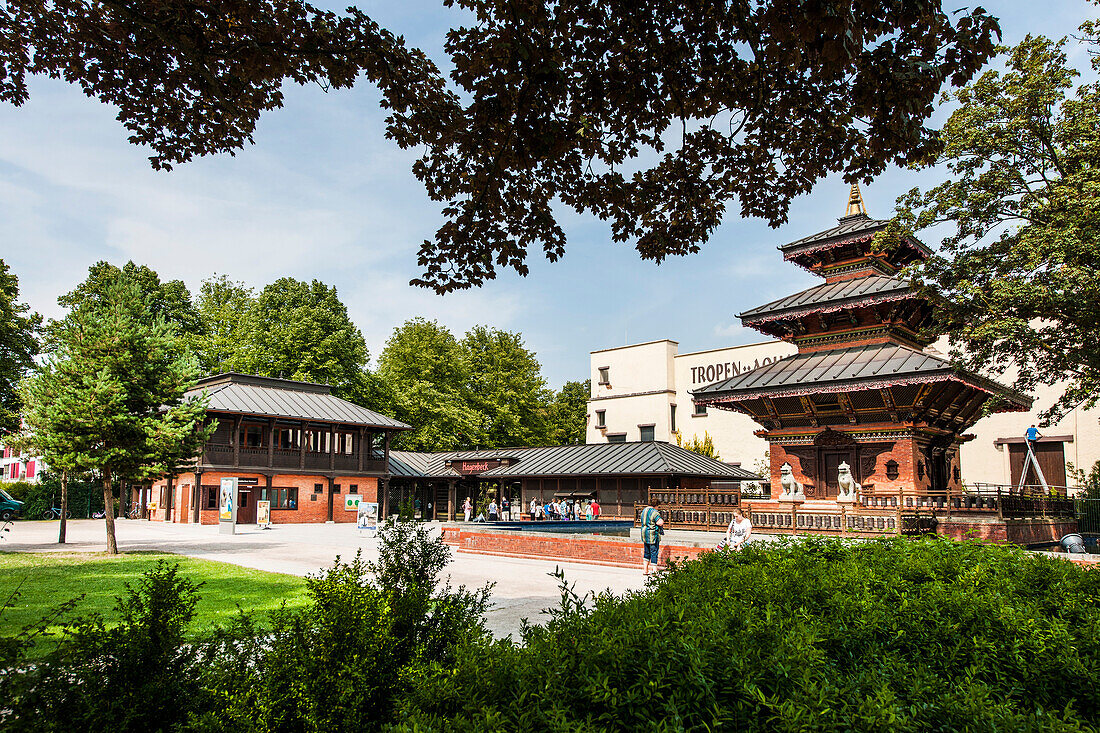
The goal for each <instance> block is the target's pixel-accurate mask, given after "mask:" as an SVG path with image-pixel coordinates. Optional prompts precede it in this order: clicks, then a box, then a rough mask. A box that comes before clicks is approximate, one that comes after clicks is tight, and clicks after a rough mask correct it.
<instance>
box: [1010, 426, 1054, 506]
mask: <svg viewBox="0 0 1100 733" xmlns="http://www.w3.org/2000/svg"><path fill="white" fill-rule="evenodd" d="M1024 445H1025V446H1027V456H1026V457H1025V458H1024V465H1023V468H1021V469H1020V483H1019V485H1018V486H1017V487H1016V491H1017V492H1019V493H1023V490H1024V482H1025V481H1027V467H1028V465H1031V466H1032V468H1034V469H1035V475H1036V476H1038V477H1039V483H1041V484H1042V485H1043V490H1044V491H1050V487H1049V486H1047V479H1046V476H1044V475H1043V469H1041V468H1039V459H1038V458H1036V457H1035V451H1034V450H1032V449H1031V441H1030V440H1028V439H1026V438H1025V439H1024Z"/></svg>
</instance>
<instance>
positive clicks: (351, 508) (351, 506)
mask: <svg viewBox="0 0 1100 733" xmlns="http://www.w3.org/2000/svg"><path fill="white" fill-rule="evenodd" d="M360 500H361V497H360V496H359V494H347V495H346V496H344V511H345V512H358V511H359V502H360Z"/></svg>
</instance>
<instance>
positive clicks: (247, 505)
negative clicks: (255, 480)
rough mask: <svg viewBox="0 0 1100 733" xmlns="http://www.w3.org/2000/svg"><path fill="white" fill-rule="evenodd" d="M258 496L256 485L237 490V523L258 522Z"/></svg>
mask: <svg viewBox="0 0 1100 733" xmlns="http://www.w3.org/2000/svg"><path fill="white" fill-rule="evenodd" d="M256 496H257V489H256V488H255V487H251V486H250V487H248V488H247V489H238V490H237V524H255V523H256Z"/></svg>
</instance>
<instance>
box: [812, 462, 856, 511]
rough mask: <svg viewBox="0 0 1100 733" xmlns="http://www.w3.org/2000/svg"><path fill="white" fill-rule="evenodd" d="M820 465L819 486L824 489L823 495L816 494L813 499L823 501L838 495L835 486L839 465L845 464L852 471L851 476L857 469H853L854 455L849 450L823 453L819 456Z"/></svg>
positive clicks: (836, 485) (837, 489)
mask: <svg viewBox="0 0 1100 733" xmlns="http://www.w3.org/2000/svg"><path fill="white" fill-rule="evenodd" d="M821 463H822V468H823V469H824V473H823V474H822V476H821V484H822V485H823V486H824V487H825V488H824V491H825V493H824V494H823V495H821V494H818V495H816V496H815V497H814V498H818V499H825V498H830V497H835V496H836V495H837V494H839V493H840V486H839V485H838V484H837V476H838V474H839V473H840V464H841V463H847V464H848V467H849V468H850V469H851V470H852V476H855V475H856V470H857V469H856V468H855V455H854V453H853V452H852V451H850V450H843V451H838V450H828V451H823V452H822V455H821ZM857 480H858V479H857ZM815 493H817V492H815Z"/></svg>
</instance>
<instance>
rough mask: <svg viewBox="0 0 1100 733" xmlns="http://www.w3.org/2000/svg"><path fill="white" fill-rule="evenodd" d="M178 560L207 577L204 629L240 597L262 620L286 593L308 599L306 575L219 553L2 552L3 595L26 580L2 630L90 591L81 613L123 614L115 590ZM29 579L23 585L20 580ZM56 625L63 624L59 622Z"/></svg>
mask: <svg viewBox="0 0 1100 733" xmlns="http://www.w3.org/2000/svg"><path fill="white" fill-rule="evenodd" d="M160 559H166V560H169V561H170V562H178V563H179V567H180V571H181V573H182V574H183V575H184V576H186V577H188V578H190V579H191V580H193V581H195V582H202V583H203V584H204V585H203V586H202V587H201V588H200V589H199V595H200V596H201V600H200V601H199V603H198V605H197V606H196V608H195V613H196V615H195V620H194V622H193V623H192V628H193V629H194V630H196V631H199V630H202V629H206V628H209V627H211V626H212V625H213V624H215V623H219V622H220V623H224V622H226V621H228V620H229V619H230V618H232V617H233V616H234V615H235V614H236V613H237V606H238V604H239V605H240V607H241V608H242V609H244V610H246V611H253V612H256V614H257V616H258V617H259V618H260V619H261V620H262V619H263V618H265V617H266V614H267V613H269V612H271V611H274V610H276V609H278V608H279V606H280V605H282V603H283V602H284V601H285V602H286V605H287V607H288V608H300V607H302V606H304V605H305V604H306V583H305V579H304V578H299V577H296V576H293V575H282V574H280V573H268V572H264V571H262V570H252V569H250V568H242V567H240V566H238V565H230V564H228V563H223V562H214V561H212V560H197V559H194V558H190V557H184V556H182V555H172V554H168V553H162V552H129V553H125V554H122V555H115V556H114V557H111V556H109V555H107V554H105V553H60V552H43V553H19V552H0V603H2V602H3V601H4V600H6V599H7V598H8V597H9V596H10V595H11V594H12V592H13V591H15V589H16V588H17V587H18V588H19V597H18V599H16V600H15V601H14V605H13V607H12V608H9V609H6V610H4V611H3V613H2V614H0V636H11V635H13V634H15V633H17V632H18V631H19V630H20V629H21V628H23V626H25V625H26V624H29V623H33V622H36V621H38V620H39V619H41V618H42V617H43V616H45V615H46V614H47V613H49V611H50V610H51V609H52V608H54V607H55V606H56V605H57V604H59V603H61V602H63V601H66V600H69V599H71V598H76V597H77V596H80V595H83V596H84V598H83V599H82V600H81V601H80V604H79V605H78V606H77V608H76V611H75V612H74V613H75V614H86V613H90V612H92V611H98V612H99V613H102V614H103V615H104V617H105V618H106V619H108V621H110V620H112V619H115V618H117V615H116V614H115V612H114V606H115V597H116V596H120V595H123V594H124V593H125V588H124V584H125V583H127V582H129V583H131V584H133V585H136V583H137V581H138V580H139V579H140V576H141V574H142V573H143V572H145V571H146V570H148V569H150V568H152V567H153V566H154V565H155V564H156V562H157V560H160ZM20 583H22V585H20ZM53 630H55V631H56V630H57V629H56V627H54V628H53Z"/></svg>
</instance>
